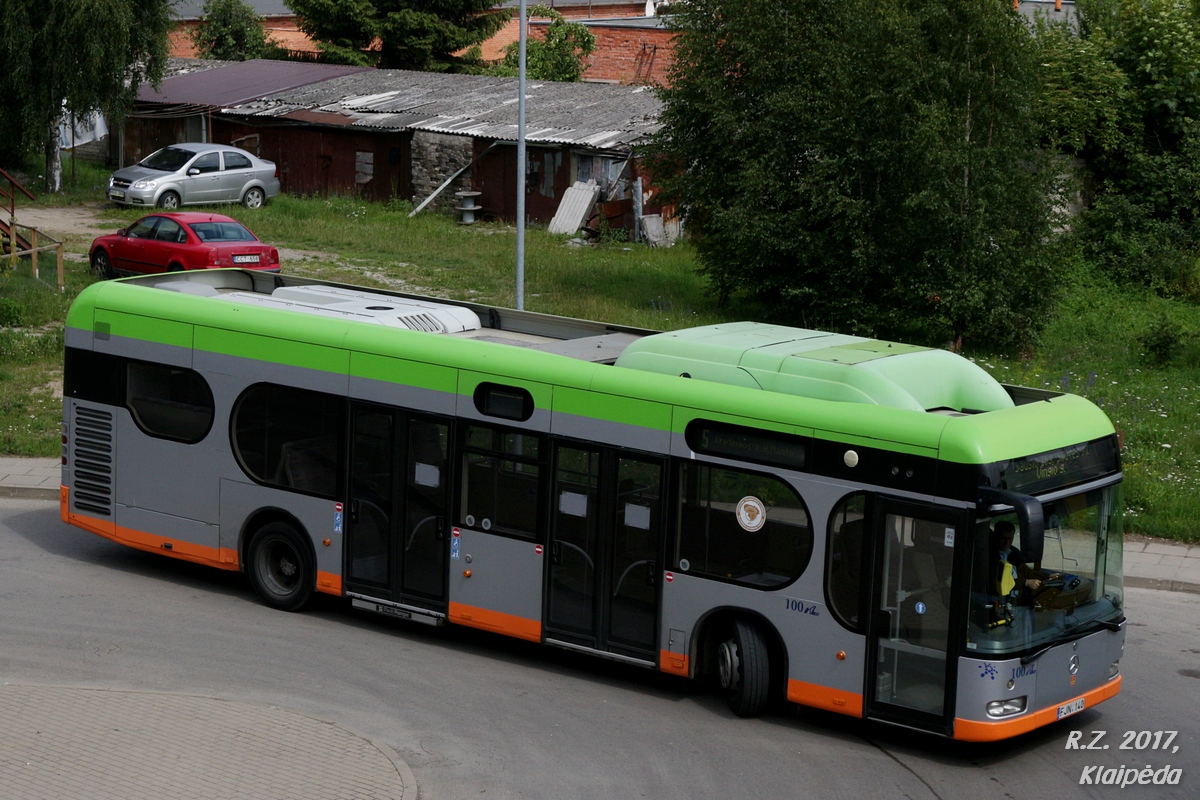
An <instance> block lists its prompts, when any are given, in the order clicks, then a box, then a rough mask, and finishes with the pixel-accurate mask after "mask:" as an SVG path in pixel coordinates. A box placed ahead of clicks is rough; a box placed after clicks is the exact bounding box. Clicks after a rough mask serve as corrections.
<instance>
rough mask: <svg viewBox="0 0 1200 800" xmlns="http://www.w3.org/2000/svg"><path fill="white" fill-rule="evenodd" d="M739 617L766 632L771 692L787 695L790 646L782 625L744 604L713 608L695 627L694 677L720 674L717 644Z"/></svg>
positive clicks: (691, 649) (691, 654) (691, 668)
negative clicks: (784, 636)
mask: <svg viewBox="0 0 1200 800" xmlns="http://www.w3.org/2000/svg"><path fill="white" fill-rule="evenodd" d="M735 619H740V620H743V621H745V622H748V623H750V624H751V625H753V626H754V627H755V628H757V629H758V630H759V631H760V632H761V633H762V635H763V638H764V639H765V640H766V643H767V654H768V656H769V658H770V660H771V666H772V668H773V673H772V674H773V678H772V684H773V685H772V686H771V694H772V696H775V694H776V692H778V693H779V696H780V697H782V696H785V695H786V691H785V690H786V688H787V676H788V674H789V672H790V670H789V666H788V654H787V647H786V646H785V645H784V643H783V637H782V636H781V635H780V634H779V631H778V629H777V628H776V627H775V625H774V624H772V623H771V621H770V620H768V619H767V618H766V616H764V615H763V614H762V612H760V611H755V610H753V609H749V608H744V607H740V606H720V607H717V608H714V609H711V610H710V611H708V612H707V613H706V614H704V615H703V616H702V617H700V619H698V620H696V624H695V626H694V627H693V629H692V637H691V644H690V646H689V648H688V656H689V658H688V664H689V672H690V673H691V677H692V678H705V677H709V676H714V675H716V674H717V648H718V647H719V646H720V644H721V642H722V640H723V639H724V638H725V637H726V635H727V632H728V631H729V629H730V628H731V627H732V625H733V621H734V620H735Z"/></svg>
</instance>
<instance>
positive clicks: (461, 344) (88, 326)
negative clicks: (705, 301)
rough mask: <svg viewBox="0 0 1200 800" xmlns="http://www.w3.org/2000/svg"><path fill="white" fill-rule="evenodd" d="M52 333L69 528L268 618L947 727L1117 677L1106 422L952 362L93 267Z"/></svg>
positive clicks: (1081, 694) (1077, 404) (1085, 408)
mask: <svg viewBox="0 0 1200 800" xmlns="http://www.w3.org/2000/svg"><path fill="white" fill-rule="evenodd" d="M65 337H66V354H65V381H64V384H65V385H64V400H63V436H62V439H63V470H62V490H61V513H62V517H63V519H64V520H65V521H66V522H68V523H70V524H72V525H76V526H79V527H81V528H83V529H85V530H88V531H91V532H93V533H96V534H99V535H100V536H103V537H106V538H108V539H111V540H113V541H115V542H119V543H121V544H125V545H128V546H130V547H135V548H138V549H141V550H145V551H149V552H155V553H161V554H163V555H167V556H171V557H174V558H179V559H185V560H187V561H192V562H196V563H200V564H208V565H211V566H214V567H217V568H220V569H226V570H240V571H243V572H245V573H246V574H247V575H248V577H249V579H250V582H251V584H252V586H253V588H254V590H255V591H256V593H257V594H258V595H259V596H260V597H261V599H262V600H263V601H264V602H265V603H267V604H268V605H270V606H273V607H276V608H280V609H285V610H295V609H299V608H300V607H302V606H303V605H304V604H305V602H306V601H307V600H309V599H310V598H311V596H312V594H313V593H314V592H323V593H327V594H330V595H335V596H338V597H344V598H348V599H349V601H350V603H351V604H352V605H353V606H354V607H357V608H361V609H366V610H369V611H373V612H378V613H381V614H386V615H390V616H392V617H399V618H403V619H407V620H411V621H413V622H423V623H428V624H432V625H444V624H457V625H466V626H472V627H475V628H481V629H484V630H488V631H493V632H498V633H501V634H505V635H509V636H514V637H518V638H521V639H526V640H530V641H533V642H539V643H543V644H546V645H552V646H556V647H562V648H568V649H571V650H575V651H580V652H585V653H590V654H594V655H596V656H599V657H602V658H606V659H614V660H616V661H620V662H624V663H626V664H634V665H640V666H644V667H647V668H650V669H655V670H660V671H662V672H666V673H670V674H674V675H679V676H684V677H689V678H699V677H703V676H711V677H712V678H713V682H714V685H719V686H720V689H721V691H722V692H723V693H724V694H725V695H726V697H727V699H728V702H729V704H730V706H731V708H732V709H733V711H734V712H735V713H737V714H739V715H743V716H749V715H753V714H755V713H757V712H760V711H762V710H763V709H764V707H765V706H766V705H767V704H768V702H769V701H771V700H772V698H775V699H778V700H779V701H781V702H782V701H785V700H786V701H790V702H793V703H797V704H801V705H805V706H812V707H816V708H819V709H825V710H827V711H831V712H836V713H840V714H846V715H850V716H854V717H861V718H866V719H871V720H877V721H881V722H886V723H891V724H895V725H901V726H906V727H909V728H913V729H919V730H924V731H929V732H933V733H935V734H939V735H942V736H947V737H953V738H955V739H962V740H973V741H987V740H996V739H1001V738H1006V737H1011V736H1014V735H1017V734H1020V733H1023V732H1026V731H1030V730H1033V729H1035V728H1037V727H1040V726H1042V725H1046V724H1048V723H1050V722H1053V721H1054V720H1057V719H1061V718H1063V717H1066V716H1069V715H1072V714H1074V713H1077V712H1078V711H1080V710H1081V709H1083V708H1090V707H1092V706H1094V705H1096V704H1097V703H1099V702H1101V701H1103V700H1106V699H1108V698H1110V697H1112V696H1114V695H1115V694H1116V693H1117V692H1118V691H1119V689H1120V686H1121V675H1120V670H1119V661H1120V657H1121V653H1122V650H1123V646H1124V639H1125V617H1124V614H1123V585H1122V568H1121V547H1122V541H1121V524H1120V501H1119V496H1118V492H1119V486H1120V482H1121V464H1120V453H1119V448H1118V440H1117V436H1116V433H1115V431H1114V428H1113V425H1112V424H1111V422H1110V421H1109V420H1108V419H1107V417H1106V416H1105V415H1104V414H1103V413H1102V412H1101V411H1100V410H1099V409H1098V408H1096V407H1095V406H1094V405H1093V404H1091V403H1090V402H1088V401H1087V400H1085V399H1083V398H1081V397H1078V396H1074V395H1070V394H1063V393H1057V392H1051V391H1045V390H1041V389H1029V388H1018V387H1013V386H1007V385H1002V384H1000V383H998V382H997V381H995V380H994V379H993V378H992V377H991V376H990V375H988V374H987V373H986V372H985V371H984V370H983V369H981V368H980V367H978V366H977V365H975V364H974V363H972V362H971V361H969V360H968V359H964V358H962V357H961V356H958V355H956V354H954V353H951V352H949V351H945V350H939V349H931V348H925V347H917V346H913V345H907V344H900V343H894V342H886V341H880V340H874V339H867V338H862V337H855V336H847V335H839V334H832V333H825V332H820V331H811V330H802V329H797V328H789V327H783V326H778V325H768V324H759V323H749V322H742V323H731V324H720V325H710V326H705V327H697V328H691V329H686V330H678V331H673V332H665V333H664V332H654V331H647V330H640V329H636V328H630V327H622V326H617V325H606V324H602V323H598V322H588V321H582V320H575V319H569V318H564V317H554V316H549V315H544V314H537V313H532V312H527V311H515V310H510V309H503V308H497V307H490V306H485V305H480V304H474V303H466V302H451V301H445V300H437V299H432V298H427V297H418V296H414V295H406V294H401V293H397V292H391V291H386V290H381V289H365V288H361V287H354V286H347V285H341V284H335V283H330V282H322V281H317V280H311V279H302V278H298V277H294V276H288V275H274V274H261V273H256V272H252V271H243V270H206V271H196V272H181V273H171V274H166V275H150V276H142V277H136V278H130V279H125V280H117V281H105V282H101V283H97V284H95V285H93V286H91V287H88V288H87V289H86V290H84V291H83V292H82V293H81V294H80V295H79V297H78V299H77V300H76V301H75V302H74V304H73V306H72V308H71V310H70V312H69V315H68V318H67V326H66V333H65ZM1006 535H1007V536H1009V537H1012V538H1013V539H1015V544H1016V548H1015V549H1012V550H1009V544H1008V542H1007V540H1006ZM1006 550H1007V551H1008V552H1009V555H1007V556H1004V555H1003V552H1004V551H1006ZM1015 552H1020V553H1021V556H1020V557H1019V558H1018V557H1014V556H1013V555H1012V553H1015Z"/></svg>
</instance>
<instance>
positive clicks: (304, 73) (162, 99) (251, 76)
mask: <svg viewBox="0 0 1200 800" xmlns="http://www.w3.org/2000/svg"><path fill="white" fill-rule="evenodd" d="M209 63H211V62H209ZM370 71H371V68H370V67H348V66H341V65H337V64H309V63H303V62H299V61H267V60H256V61H229V62H225V63H223V64H221V65H220V66H215V67H212V68H210V69H203V70H200V71H196V72H187V73H185V74H175V75H172V77H169V78H166V79H164V80H163V82H162V84H161V85H160V86H159V88H158V90H157V91H156V90H155V89H154V87H152V86H151V85H150V84H148V83H143V84H142V85H141V87H140V88H139V89H138V98H137V99H138V102H141V103H163V104H171V105H176V104H184V103H186V104H191V105H197V106H209V107H212V108H221V107H223V106H232V105H238V104H239V103H245V102H248V101H250V100H255V99H257V98H260V97H265V96H266V95H269V94H275V93H278V92H284V91H290V90H293V89H296V88H298V87H301V86H306V85H308V84H311V83H317V82H320V81H327V80H329V79H330V78H335V77H338V76H344V75H351V74H355V73H361V72H370Z"/></svg>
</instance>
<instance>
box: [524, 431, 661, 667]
mask: <svg viewBox="0 0 1200 800" xmlns="http://www.w3.org/2000/svg"><path fill="white" fill-rule="evenodd" d="M662 488H663V466H662V464H661V463H660V462H659V461H657V460H654V459H650V458H643V457H638V456H634V455H632V454H628V453H622V452H618V451H616V450H612V449H608V448H603V449H592V448H584V447H569V446H565V445H560V446H559V447H558V449H557V452H556V457H555V471H554V493H553V495H552V497H553V506H552V508H551V520H552V521H551V529H550V540H549V547H550V560H549V567H548V569H549V577H548V586H549V588H548V591H547V604H546V638H547V639H548V640H554V641H556V642H558V643H560V644H569V645H574V646H578V647H584V648H587V649H592V650H600V651H603V652H607V653H611V654H615V655H618V656H624V657H627V658H632V659H636V660H638V661H654V660H655V659H656V658H657V652H658V647H657V631H658V607H659V603H658V592H659V586H658V575H659V571H660V570H659V559H660V555H659V553H660V547H661V541H662V524H663V514H662Z"/></svg>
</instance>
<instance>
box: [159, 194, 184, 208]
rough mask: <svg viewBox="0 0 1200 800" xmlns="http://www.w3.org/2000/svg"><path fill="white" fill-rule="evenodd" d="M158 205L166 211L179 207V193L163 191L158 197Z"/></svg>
mask: <svg viewBox="0 0 1200 800" xmlns="http://www.w3.org/2000/svg"><path fill="white" fill-rule="evenodd" d="M158 207H159V208H165V209H167V210H168V211H173V210H174V209H176V208H179V195H177V194H175V192H163V193H162V197H160V198H158Z"/></svg>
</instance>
